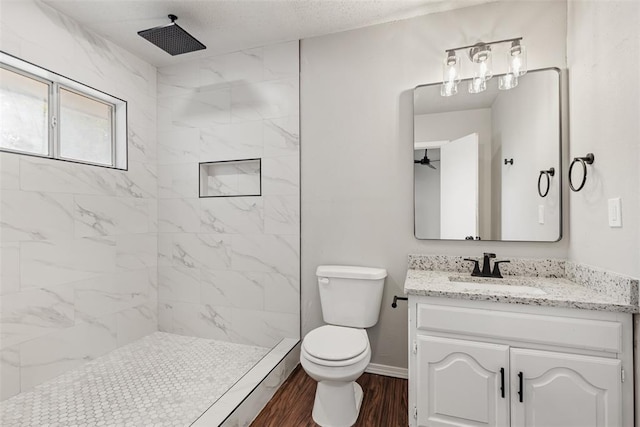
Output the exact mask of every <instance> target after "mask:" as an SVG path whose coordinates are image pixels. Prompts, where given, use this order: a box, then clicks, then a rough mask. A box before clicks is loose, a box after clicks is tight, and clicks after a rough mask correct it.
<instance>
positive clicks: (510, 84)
mask: <svg viewBox="0 0 640 427" xmlns="http://www.w3.org/2000/svg"><path fill="white" fill-rule="evenodd" d="M516 86H518V78H517V77H516V76H514V75H513V74H505V75H504V76H500V78H499V79H498V89H500V90H509V89H513V88H514V87H516Z"/></svg>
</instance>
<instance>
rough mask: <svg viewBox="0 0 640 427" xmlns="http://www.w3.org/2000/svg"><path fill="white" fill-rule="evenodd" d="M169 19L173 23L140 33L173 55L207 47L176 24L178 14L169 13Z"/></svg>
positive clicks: (139, 32) (139, 33)
mask: <svg viewBox="0 0 640 427" xmlns="http://www.w3.org/2000/svg"><path fill="white" fill-rule="evenodd" d="M169 19H171V23H169V24H167V25H161V26H159V27H155V28H149V29H148V30H142V31H138V35H139V36H141V37H144V38H145V39H147V40H148V41H150V42H151V43H153V44H155V45H156V46H158V47H159V48H160V49H162V50H164V51H165V52H167V53H168V54H170V55H173V56H175V55H181V54H183V53H189V52H194V51H196V50H202V49H206V48H207V47H206V46H205V45H203V44H202V43H200V42H199V41H198V40H196V38H195V37H193V36H192V35H191V34H189V33H187V32H186V31H185V30H184V29H182V27H181V26H179V25H178V24H176V22H175V21H176V20H177V19H178V17H177V16H176V15H169Z"/></svg>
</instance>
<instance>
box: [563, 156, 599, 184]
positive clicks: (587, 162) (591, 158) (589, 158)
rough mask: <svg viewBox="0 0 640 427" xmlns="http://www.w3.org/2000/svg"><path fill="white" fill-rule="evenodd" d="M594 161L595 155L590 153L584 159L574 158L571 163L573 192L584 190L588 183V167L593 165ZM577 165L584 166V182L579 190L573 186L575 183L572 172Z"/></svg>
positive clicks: (570, 182)
mask: <svg viewBox="0 0 640 427" xmlns="http://www.w3.org/2000/svg"><path fill="white" fill-rule="evenodd" d="M594 160H595V157H594V155H593V153H588V154H587V155H586V156H584V157H574V158H573V161H572V162H571V166H569V187H571V189H572V190H573V191H580V190H582V187H584V184H585V183H586V182H587V165H591V164H593V161H594ZM576 163H580V164H581V165H582V182H581V183H580V185H579V186H578V188H576V187H574V186H573V182H572V180H571V171H572V170H573V167H574V166H575V165H576Z"/></svg>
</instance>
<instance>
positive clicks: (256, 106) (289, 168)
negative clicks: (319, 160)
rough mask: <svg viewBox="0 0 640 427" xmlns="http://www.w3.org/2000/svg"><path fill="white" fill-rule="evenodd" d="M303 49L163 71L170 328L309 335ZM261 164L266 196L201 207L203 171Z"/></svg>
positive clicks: (254, 52)
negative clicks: (305, 327) (205, 166)
mask: <svg viewBox="0 0 640 427" xmlns="http://www.w3.org/2000/svg"><path fill="white" fill-rule="evenodd" d="M298 69H299V65H298V43H297V42H291V43H283V44H278V45H274V46H267V47H262V48H257V49H251V50H247V51H242V52H237V53H232V54H227V55H221V56H215V57H209V58H206V59H203V60H198V61H192V62H188V63H185V64H181V65H177V66H169V67H163V68H160V69H159V70H158V122H157V123H158V186H159V189H158V198H159V199H158V205H159V208H158V212H159V214H158V228H159V235H158V254H159V256H158V264H159V266H158V284H159V298H160V304H159V327H160V330H162V331H166V332H173V333H179V334H185V335H195V336H199V337H203V338H213V339H221V340H227V341H232V342H237V343H243V344H253V345H260V346H273V345H275V344H276V343H277V342H278V341H280V339H282V338H284V337H291V338H297V337H298V334H299V310H300V304H299V296H300V287H299V283H300V272H299V266H300V209H299V207H300V200H299V187H300V185H299V168H300V164H299V131H298V123H299V119H298V116H299V107H298V105H299V102H298V92H299V79H298V77H299V76H298V74H299V73H298ZM249 158H262V195H261V196H259V197H214V198H199V197H198V195H199V193H198V170H199V168H198V163H199V162H212V161H220V160H238V159H249Z"/></svg>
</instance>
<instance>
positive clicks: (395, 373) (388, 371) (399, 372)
mask: <svg viewBox="0 0 640 427" xmlns="http://www.w3.org/2000/svg"><path fill="white" fill-rule="evenodd" d="M365 372H368V373H370V374H376V375H384V376H387V377H394V378H404V379H407V378H409V370H408V369H407V368H398V367H396V366H388V365H380V364H378V363H369V366H367V369H365Z"/></svg>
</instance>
